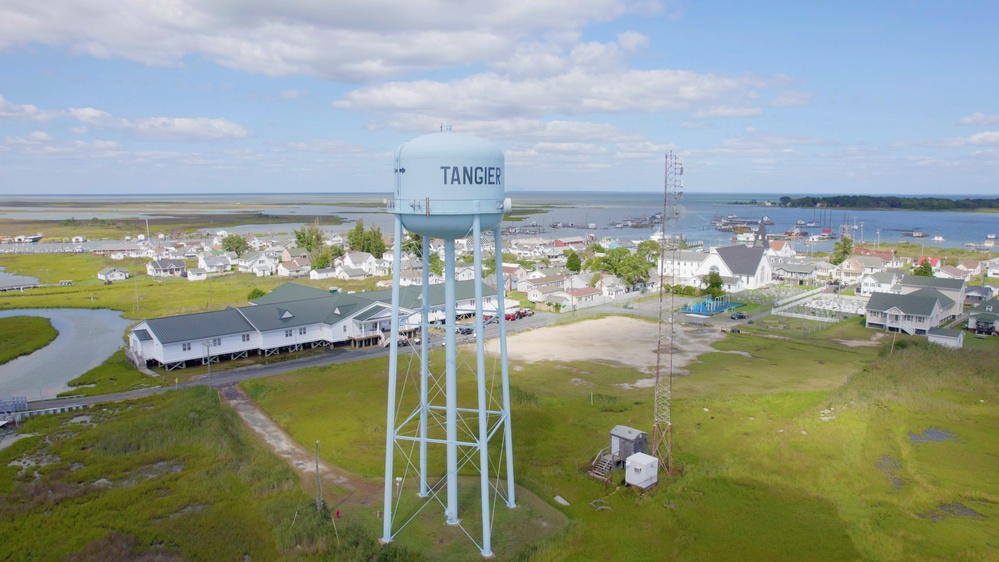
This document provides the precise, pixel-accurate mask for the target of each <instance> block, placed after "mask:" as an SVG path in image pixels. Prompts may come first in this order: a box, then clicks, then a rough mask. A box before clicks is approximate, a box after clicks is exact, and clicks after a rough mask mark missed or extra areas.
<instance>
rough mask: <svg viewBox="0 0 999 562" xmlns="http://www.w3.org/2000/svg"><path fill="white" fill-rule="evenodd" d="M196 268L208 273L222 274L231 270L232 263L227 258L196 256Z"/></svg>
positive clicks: (222, 256) (225, 256) (224, 256)
mask: <svg viewBox="0 0 999 562" xmlns="http://www.w3.org/2000/svg"><path fill="white" fill-rule="evenodd" d="M198 267H199V268H201V269H204V270H205V271H207V272H208V273H223V272H226V271H229V270H230V269H232V261H230V260H229V256H227V255H221V256H212V255H205V254H202V255H200V256H198Z"/></svg>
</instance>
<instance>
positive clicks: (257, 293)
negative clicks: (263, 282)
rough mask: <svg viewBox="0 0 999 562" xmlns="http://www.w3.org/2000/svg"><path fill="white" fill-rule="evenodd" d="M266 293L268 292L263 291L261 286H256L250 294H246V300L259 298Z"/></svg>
mask: <svg viewBox="0 0 999 562" xmlns="http://www.w3.org/2000/svg"><path fill="white" fill-rule="evenodd" d="M266 294H267V293H265V292H263V291H261V290H260V289H259V288H257V287H254V288H253V290H251V291H250V294H248V295H246V300H248V301H252V300H254V299H259V298H260V297H262V296H264V295H266Z"/></svg>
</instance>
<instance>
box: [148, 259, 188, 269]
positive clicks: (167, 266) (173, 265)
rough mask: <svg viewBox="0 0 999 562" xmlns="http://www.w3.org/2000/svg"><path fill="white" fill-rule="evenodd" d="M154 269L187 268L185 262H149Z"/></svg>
mask: <svg viewBox="0 0 999 562" xmlns="http://www.w3.org/2000/svg"><path fill="white" fill-rule="evenodd" d="M149 263H151V264H152V266H153V269H183V268H185V267H187V265H186V264H185V263H184V260H153V261H151V262H149Z"/></svg>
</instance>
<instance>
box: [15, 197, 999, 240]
mask: <svg viewBox="0 0 999 562" xmlns="http://www.w3.org/2000/svg"><path fill="white" fill-rule="evenodd" d="M507 195H508V196H509V197H510V198H511V199H512V200H513V203H514V210H517V209H536V210H538V213H536V214H533V215H531V216H530V217H529V218H528V219H527V220H526V221H523V222H505V223H504V225H503V226H505V227H517V226H524V225H525V224H527V223H531V222H536V223H537V224H538V225H539V226H540V227H542V228H544V229H545V230H546V232H543V233H542V236H545V237H549V238H554V237H557V236H574V235H587V234H591V235H593V236H595V237H596V238H597V239H598V240H599V239H601V238H604V237H612V238H619V239H622V240H641V239H646V238H648V237H649V236H650V235H651V234H652V233H653V229H652V228H615V227H614V224H616V223H620V222H622V221H624V220H625V219H628V218H639V217H649V216H651V215H653V214H655V213H657V212H662V210H663V209H662V194H661V193H655V192H651V193H621V192H613V193H612V192H599V193H597V192H580V193H563V192H553V191H547V192H527V191H511V192H508V193H507ZM789 195H791V196H794V194H789ZM780 196H781V195H777V194H760V193H755V194H754V193H697V192H696V191H688V192H687V193H686V194H685V197H684V199H683V201H682V206H683V213H684V214H683V216H684V218H683V220H682V221H680V222H679V224H678V225H677V226H678V231H679V232H680V233H682V234H683V235H685V236H686V237H687V238H688V239H689V240H702V241H704V243H705V244H706V245H724V244H729V243H731V234H730V233H723V232H718V231H716V230H715V229H714V227H713V225H712V224H711V219H712V218H714V217H716V216H719V215H722V216H725V215H737V216H739V217H741V218H752V219H759V218H761V217H763V216H769V217H770V218H771V219H772V220H773V221H774V222H775V224H774V225H772V226H768V227H767V230H768V232H771V233H783V232H785V231H787V230H790V229H791V228H793V227H794V226H795V223H796V222H797V221H799V220H801V221H804V222H810V221H814V222H816V223H817V225H816V226H814V227H803V228H804V230H806V231H808V232H809V233H811V234H818V233H819V231H820V230H821V229H822V228H831V229H832V230H833V231H834V232H839V230H840V225H843V224H847V225H849V226H850V228H851V231H852V232H853V234H854V238H855V239H856V240H862V241H866V242H867V243H870V244H876V243H878V242H911V243H914V244H920V245H922V246H924V247H925V248H927V249H928V252H929V250H932V249H934V248H939V247H947V248H952V247H962V246H964V245H966V244H982V243H983V242H984V241H985V239H986V236H987V235H988V234H990V233H999V214H995V213H966V212H925V211H880V210H878V211H875V210H856V211H851V210H847V211H842V210H840V211H825V212H821V211H819V210H815V209H788V208H781V207H765V206H762V205H733V204H732V203H733V202H735V201H740V202H747V201H750V200H753V199H756V200H757V201H765V200H771V201H776V200H777V199H778V198H779V197H780ZM387 197H389V194H388V193H329V194H314V193H309V194H245V195H230V194H207V195H186V194H185V195H183V196H182V197H180V196H176V195H165V194H160V195H135V196H102V195H94V196H65V197H57V196H44V197H42V196H35V197H32V196H8V197H0V216H5V217H16V216H19V215H20V214H30V215H31V216H44V215H45V214H46V213H49V214H52V212H51V210H50V209H46V207H44V204H45V203H48V202H52V201H60V202H64V201H67V200H68V201H70V202H72V203H77V204H79V208H77V209H73V210H72V211H70V212H71V213H73V215H74V216H76V217H77V218H84V217H87V218H89V217H90V216H98V217H101V216H103V215H102V213H103V212H107V213H114V215H115V216H120V215H121V214H123V211H122V210H121V209H122V207H128V208H129V209H130V211H129V212H130V213H131V216H144V215H142V214H141V213H142V212H143V210H142V205H143V203H150V204H152V203H160V204H161V205H160V206H162V203H164V202H171V201H175V202H176V204H177V205H182V207H177V208H183V209H185V210H184V211H183V212H185V213H187V212H196V210H197V209H208V208H209V207H210V211H211V212H215V213H218V212H220V211H223V210H230V211H240V212H260V213H266V214H269V215H278V216H282V217H286V218H287V219H288V221H287V222H286V223H283V224H277V225H266V224H261V225H247V226H242V227H236V228H233V229H228V230H232V231H236V232H241V233H244V232H253V233H256V234H267V233H277V232H284V233H288V232H290V231H291V230H293V229H295V228H300V227H301V226H302V224H303V222H301V221H296V220H295V218H296V215H324V214H329V215H337V216H340V217H343V218H345V219H348V220H349V221H351V222H347V223H345V224H341V225H338V226H330V227H326V228H328V229H329V230H332V231H335V232H345V231H347V230H350V229H351V228H353V227H354V222H353V221H357V220H361V221H364V224H365V225H366V226H376V227H378V228H380V229H381V230H382V232H383V233H386V234H388V233H391V231H392V220H393V219H392V215H389V214H388V213H386V212H385V211H384V208H383V207H382V205H381V204H382V202H383V200H384V199H385V198H387ZM954 197H955V198H961V197H964V196H960V195H957V196H954ZM976 197H980V196H976ZM12 200H17V201H20V202H21V203H19V204H18V206H16V207H14V206H9V205H7V204H6V203H7V202H8V201H12ZM33 201H34V202H38V203H40V205H39V206H32V205H31V204H30V203H31V202H33ZM25 203H27V204H25ZM108 205H110V206H111V207H107V206H108ZM115 207H117V209H115ZM186 209H191V211H188V210H186ZM65 212H66V211H65V210H64V209H60V210H59V212H57V213H56V214H60V215H61V214H63V213H65ZM52 218H57V217H54V216H53V217H52ZM555 222H560V223H562V224H563V225H568V223H574V224H575V225H576V226H575V227H568V226H565V227H563V228H560V229H555V230H552V229H550V225H551V224H553V223H555ZM590 224H592V225H594V227H595V228H593V229H589V228H586V227H587V226H588V225H590ZM853 226H856V229H855V230H854V229H853V228H852V227H853ZM915 229H918V230H920V231H921V232H923V233H925V234H926V235H927V236H926V237H925V238H912V237H907V236H905V235H904V234H905V233H911V232H912V231H913V230H915ZM934 236H940V237H942V238H943V239H944V241H943V242H934V241H932V237H934ZM798 244H800V245H802V246H804V245H805V244H804V243H803V242H799V243H798ZM828 247H831V243H825V245H823V244H815V245H812V247H811V248H810V249H813V250H824V249H828Z"/></svg>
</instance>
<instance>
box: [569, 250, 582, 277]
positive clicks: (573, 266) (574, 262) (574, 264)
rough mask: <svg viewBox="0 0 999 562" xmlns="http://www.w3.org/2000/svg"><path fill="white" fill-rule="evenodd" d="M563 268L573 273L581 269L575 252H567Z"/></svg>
mask: <svg viewBox="0 0 999 562" xmlns="http://www.w3.org/2000/svg"><path fill="white" fill-rule="evenodd" d="M565 268H566V269H568V270H569V271H571V272H573V273H579V270H580V269H582V268H583V264H582V261H581V260H580V259H579V254H577V253H576V252H569V256H568V257H567V258H566V259H565Z"/></svg>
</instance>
